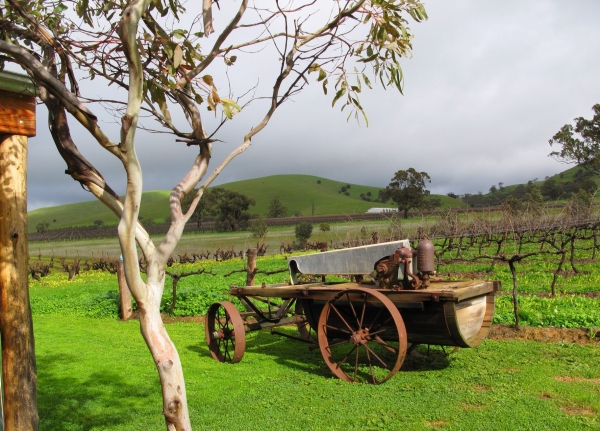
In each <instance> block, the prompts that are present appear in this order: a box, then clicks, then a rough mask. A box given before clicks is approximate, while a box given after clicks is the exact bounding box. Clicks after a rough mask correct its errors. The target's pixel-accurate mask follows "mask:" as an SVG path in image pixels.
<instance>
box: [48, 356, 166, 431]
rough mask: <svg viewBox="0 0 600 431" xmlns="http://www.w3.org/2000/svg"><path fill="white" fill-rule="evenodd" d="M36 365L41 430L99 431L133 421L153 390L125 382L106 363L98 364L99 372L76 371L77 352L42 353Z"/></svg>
mask: <svg viewBox="0 0 600 431" xmlns="http://www.w3.org/2000/svg"><path fill="white" fill-rule="evenodd" d="M37 364H38V380H39V383H38V386H39V389H38V406H39V416H40V429H43V430H78V431H79V430H92V429H94V430H98V429H111V428H116V427H118V426H119V425H123V424H127V423H132V422H133V423H135V417H136V416H139V415H140V414H142V413H141V411H144V409H143V407H142V406H143V405H144V404H148V403H149V400H150V398H152V397H151V394H153V393H154V392H155V390H153V389H152V387H151V386H148V385H146V384H141V385H134V384H131V383H130V382H127V381H125V379H124V378H123V373H118V372H115V371H110V370H109V365H107V364H105V363H99V364H98V369H99V371H98V372H93V373H91V374H88V373H85V374H78V370H77V365H78V357H77V356H76V355H64V354H61V355H41V356H38V357H37ZM69 364H72V367H70V366H69ZM149 383H150V384H151V385H152V384H153V383H154V382H149ZM151 402H154V399H153V400H152V401H151Z"/></svg>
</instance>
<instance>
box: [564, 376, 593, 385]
mask: <svg viewBox="0 0 600 431" xmlns="http://www.w3.org/2000/svg"><path fill="white" fill-rule="evenodd" d="M554 380H558V381H559V382H565V383H582V382H583V383H594V384H595V385H599V384H600V379H586V378H583V377H569V376H558V377H555V378H554Z"/></svg>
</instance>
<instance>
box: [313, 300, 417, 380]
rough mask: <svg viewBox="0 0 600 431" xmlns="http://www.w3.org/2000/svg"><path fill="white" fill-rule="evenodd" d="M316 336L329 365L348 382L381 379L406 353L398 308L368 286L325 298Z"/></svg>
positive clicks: (396, 368)
mask: <svg viewBox="0 0 600 431" xmlns="http://www.w3.org/2000/svg"><path fill="white" fill-rule="evenodd" d="M318 339H319V347H320V349H321V354H322V355H323V359H324V360H325V363H326V364H327V366H328V367H329V369H330V370H331V371H332V372H333V374H334V375H335V376H336V377H338V378H340V379H342V380H346V381H349V382H360V383H371V384H379V383H383V382H385V381H386V380H388V379H390V378H391V377H392V376H393V375H394V374H396V372H397V371H398V370H399V369H400V367H401V366H402V363H403V362H404V357H405V356H406V349H407V336H406V328H405V327H404V321H403V320H402V316H401V315H400V312H399V311H398V308H397V307H396V306H395V305H394V303H393V302H392V301H391V300H389V299H388V298H387V297H386V296H385V295H384V294H382V293H380V292H377V291H375V290H371V289H364V288H355V289H348V290H344V291H342V292H339V293H337V294H336V295H335V296H334V297H333V298H331V299H330V300H329V301H327V303H326V304H325V306H324V307H323V311H322V312H321V315H320V317H319V325H318Z"/></svg>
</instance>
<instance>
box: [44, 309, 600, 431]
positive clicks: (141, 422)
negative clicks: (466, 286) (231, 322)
mask: <svg viewBox="0 0 600 431" xmlns="http://www.w3.org/2000/svg"><path fill="white" fill-rule="evenodd" d="M34 324H35V334H36V349H37V363H38V375H39V411H40V429H43V430H69V431H79V430H106V431H109V430H110V431H112V430H114V431H117V430H118V431H121V430H156V429H162V428H163V427H164V421H163V419H162V416H161V407H162V401H161V397H160V386H159V384H158V378H157V374H156V371H155V367H154V365H153V362H152V359H151V357H150V355H149V353H148V351H147V349H146V347H145V345H144V343H143V341H142V339H141V337H140V335H139V326H138V323H137V322H134V321H130V322H118V321H115V320H108V319H90V318H84V317H72V316H60V315H46V316H39V315H35V316H34ZM167 327H168V331H169V333H170V335H171V337H172V338H173V340H174V342H175V344H176V345H177V346H178V350H179V352H180V355H181V358H182V362H183V366H184V372H185V375H186V385H187V394H188V403H189V406H190V415H191V419H192V424H193V426H194V428H195V429H197V430H227V431H234V430H245V431H250V430H260V431H262V430H265V429H286V430H345V429H360V430H398V429H403V430H432V429H443V430H481V429H486V430H507V429H515V430H516V429H532V430H533V429H534V430H585V429H590V430H592V429H598V426H600V391H598V388H599V386H600V361H598V360H597V358H598V355H599V354H600V347H598V346H576V345H570V344H565V343H557V344H542V343H535V342H518V341H503V342H499V341H485V342H484V343H483V344H482V345H481V346H480V347H478V348H476V349H463V350H459V351H458V352H456V353H453V354H451V355H450V356H446V355H444V354H443V352H442V351H441V350H439V349H437V348H432V351H431V354H430V356H426V357H423V358H417V357H414V356H409V357H408V358H407V360H406V361H405V363H404V366H403V367H402V370H401V371H400V372H399V373H398V374H396V376H395V377H394V378H393V379H391V380H390V381H388V382H386V383H385V384H383V385H380V386H371V385H358V384H350V383H346V382H342V381H340V380H337V379H335V378H333V377H332V375H331V373H330V371H329V370H328V369H327V368H326V366H325V365H324V363H323V360H322V358H321V355H320V353H319V351H318V350H315V351H309V350H308V349H307V347H306V345H304V344H302V343H298V342H295V341H293V340H288V339H286V338H283V337H277V336H271V335H269V334H268V333H267V332H254V333H250V334H249V335H248V340H247V348H246V354H245V356H244V359H243V360H242V361H241V362H240V363H238V364H234V365H230V364H221V363H217V362H215V361H213V360H212V359H211V358H210V355H209V354H208V350H207V347H206V345H205V342H204V335H203V327H202V325H201V324H197V323H174V324H168V325H167ZM289 331H292V330H291V329H289ZM420 352H421V353H422V354H424V355H425V354H426V353H427V349H426V348H422V349H421V350H420Z"/></svg>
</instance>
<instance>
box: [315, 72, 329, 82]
mask: <svg viewBox="0 0 600 431" xmlns="http://www.w3.org/2000/svg"><path fill="white" fill-rule="evenodd" d="M325 78H327V72H325V71H324V70H323V69H321V70H319V78H317V82H319V81H322V80H324V79H325Z"/></svg>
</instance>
